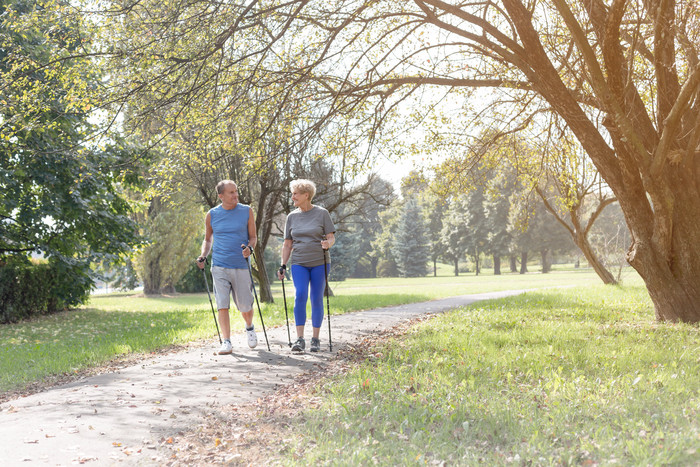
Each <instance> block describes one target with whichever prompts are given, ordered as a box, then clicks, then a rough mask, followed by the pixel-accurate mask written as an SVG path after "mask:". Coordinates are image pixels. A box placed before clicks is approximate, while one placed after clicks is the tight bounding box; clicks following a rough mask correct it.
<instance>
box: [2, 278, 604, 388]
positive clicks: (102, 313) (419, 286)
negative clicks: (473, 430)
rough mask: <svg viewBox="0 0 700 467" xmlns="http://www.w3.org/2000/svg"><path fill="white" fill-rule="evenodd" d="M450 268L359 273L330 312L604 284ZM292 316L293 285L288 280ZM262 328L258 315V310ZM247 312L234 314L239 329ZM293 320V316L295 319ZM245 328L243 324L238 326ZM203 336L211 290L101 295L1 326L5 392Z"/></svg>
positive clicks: (281, 315)
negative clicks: (409, 273)
mask: <svg viewBox="0 0 700 467" xmlns="http://www.w3.org/2000/svg"><path fill="white" fill-rule="evenodd" d="M450 272H451V271H450V270H449V268H443V269H441V272H440V275H439V276H438V277H432V276H429V277H424V278H411V279H398V278H391V279H353V280H347V281H343V282H332V283H331V286H332V288H333V290H334V293H335V296H334V297H331V299H330V303H331V313H332V314H340V313H345V312H349V311H356V310H363V309H371V308H376V307H381V306H389V305H398V304H404V303H411V302H417V301H424V300H431V299H436V298H442V297H447V296H454V295H462V294H471V293H480V292H489V291H495V290H506V289H523V288H541V287H550V286H556V285H569V284H578V285H590V284H596V283H598V282H599V280H598V279H597V277H596V276H595V274H594V273H593V272H591V271H590V270H567V271H554V272H552V273H550V274H538V273H530V274H525V275H520V274H504V275H502V276H494V275H492V274H489V273H488V271H485V273H484V274H483V275H480V276H474V275H473V274H469V275H460V276H459V277H454V276H452V275H451V274H450ZM273 296H274V297H275V303H274V304H261V307H262V312H263V316H264V318H265V325H266V326H267V327H271V326H274V325H281V324H284V323H285V312H284V307H283V300H282V289H281V284H280V283H279V282H277V283H275V284H274V285H273ZM287 302H288V307H289V315H290V319H291V320H293V316H292V309H291V307H292V304H293V288H292V285H291V282H290V281H288V282H287ZM255 322H256V327H258V329H260V328H261V326H260V324H259V318H258V313H257V310H256V313H255ZM240 324H241V321H240V318H239V317H238V316H236V315H232V326H233V329H234V331H235V330H236V329H237V328H236V326H237V325H240ZM292 325H293V322H292ZM239 327H240V326H239ZM198 339H212V341H213V342H215V341H216V339H217V338H216V328H215V326H214V322H213V316H212V312H211V307H210V304H209V299H208V297H207V294H206V293H204V294H191V295H190V294H187V295H175V296H173V297H143V296H138V295H134V294H130V293H117V294H109V295H95V296H93V297H92V298H91V300H90V302H89V303H88V304H87V305H86V306H84V307H82V308H80V309H77V310H73V311H68V312H64V313H59V314H55V315H49V316H41V317H37V318H35V319H32V320H29V321H26V322H22V323H17V324H10V325H3V326H0V393H5V392H7V391H17V390H23V389H25V388H27V387H28V386H30V385H32V384H34V383H37V382H38V383H41V382H48V381H51V380H52V378H54V377H55V376H57V375H66V374H71V373H78V372H81V371H84V370H86V369H89V368H92V367H96V366H100V365H103V364H105V363H107V362H109V361H111V360H113V359H115V358H119V357H122V356H125V355H130V354H135V353H141V354H143V353H148V352H152V351H155V350H158V349H162V348H165V347H168V346H171V345H182V344H185V343H187V342H190V341H194V340H198Z"/></svg>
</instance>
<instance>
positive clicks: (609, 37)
mask: <svg viewBox="0 0 700 467" xmlns="http://www.w3.org/2000/svg"><path fill="white" fill-rule="evenodd" d="M555 4H556V7H557V9H558V11H559V12H560V13H561V14H562V15H563V16H566V18H567V20H568V21H569V22H570V23H571V24H573V23H574V22H575V19H574V17H573V14H572V12H571V11H570V10H569V7H568V5H567V4H566V3H565V2H563V1H556V2H555ZM582 4H583V6H584V7H585V8H586V9H587V10H588V11H587V12H588V19H589V21H590V24H584V25H583V27H582V25H580V24H573V27H571V26H570V27H569V29H570V30H571V32H572V36H571V37H572V38H573V39H574V40H575V41H576V42H577V44H578V45H579V46H582V47H590V45H589V43H588V40H587V38H586V37H585V36H584V35H583V34H582V33H581V31H583V30H588V29H589V28H590V31H591V32H592V33H593V34H595V35H596V36H597V37H596V39H597V43H598V44H600V47H601V49H600V51H601V53H602V57H601V58H602V60H596V57H593V56H591V55H589V60H588V62H587V68H586V69H587V70H590V73H589V75H588V83H589V85H590V86H591V88H592V90H593V93H594V94H595V97H596V98H597V103H598V104H599V105H600V107H601V111H602V112H603V113H604V114H605V115H606V118H605V119H604V120H603V122H602V123H603V124H604V125H605V126H606V129H607V131H608V135H609V137H610V141H612V145H613V147H612V148H611V147H610V145H609V143H608V141H607V140H606V137H605V136H604V135H603V134H602V133H601V132H600V129H599V128H598V127H596V125H595V124H594V123H593V122H592V121H591V119H590V118H589V116H588V115H587V114H586V113H585V112H584V110H583V109H582V108H581V106H580V105H579V103H578V102H577V101H576V99H575V94H574V93H572V92H570V90H569V89H568V88H567V86H566V85H565V84H564V83H563V82H562V80H561V76H560V75H559V73H558V71H557V69H556V68H555V67H554V65H553V64H552V62H551V61H550V59H549V57H548V56H547V53H546V51H545V50H544V48H543V47H542V43H541V42H540V37H539V35H538V33H537V32H536V30H535V28H534V27H533V24H532V19H531V18H532V15H531V13H530V11H529V10H528V9H527V7H526V6H525V5H524V3H523V2H521V1H520V0H504V6H505V8H506V10H508V12H509V13H510V14H509V16H510V18H511V19H512V20H513V24H514V27H515V29H516V30H517V31H518V35H519V37H520V38H521V40H522V43H523V46H524V47H523V50H525V51H527V57H525V56H523V58H524V63H526V64H527V66H520V69H521V70H522V71H523V72H524V73H525V74H526V75H528V78H529V79H530V82H531V84H532V86H533V89H535V90H536V91H537V92H538V93H539V94H541V95H542V96H543V97H544V98H545V99H546V100H547V101H548V102H549V103H550V104H551V106H552V108H553V110H554V111H556V112H557V113H558V114H559V115H560V116H561V117H563V118H564V120H566V122H567V123H568V124H569V127H570V128H571V130H572V131H573V133H574V134H575V135H576V137H577V139H578V140H579V141H580V143H581V145H582V146H583V147H584V149H585V150H586V152H587V153H588V155H589V156H590V158H591V160H592V161H593V163H594V164H595V166H596V168H597V169H598V171H599V173H600V174H601V175H602V177H603V178H604V179H605V181H606V182H607V184H608V186H609V187H610V188H611V189H612V190H613V192H614V193H615V196H616V197H617V199H618V202H619V203H620V208H621V209H622V211H623V213H624V214H625V218H626V220H627V225H628V227H629V229H630V233H631V234H632V237H633V240H632V245H631V246H630V249H629V251H628V254H627V259H628V261H629V263H630V265H632V267H633V268H634V269H635V270H636V271H637V272H638V273H639V275H640V276H641V277H642V279H643V280H644V283H645V284H646V287H647V289H648V290H649V295H650V297H651V300H652V302H653V303H654V308H655V311H656V317H657V318H658V319H659V320H667V321H685V322H698V321H700V279H699V278H700V248H698V245H700V232H699V231H698V219H700V183H699V182H698V180H700V158H699V157H698V156H697V154H698V147H699V146H700V145H699V141H700V127H699V126H698V120H699V119H700V109H699V108H698V106H697V97H694V96H695V95H697V92H698V89H700V67H698V66H697V65H696V64H694V65H695V66H692V67H690V68H689V70H688V71H687V76H686V81H685V83H683V86H682V87H681V85H680V82H679V78H678V75H677V69H676V63H677V61H678V56H679V55H682V52H681V51H679V50H675V44H676V42H675V41H677V38H676V36H675V34H674V28H673V25H674V14H675V13H674V7H675V5H674V2H668V3H665V4H658V5H657V4H656V3H654V2H652V3H650V4H649V5H650V6H649V7H648V8H649V10H652V9H653V11H649V19H648V21H651V22H652V25H651V26H652V29H653V34H654V49H655V50H654V52H655V53H654V56H653V63H654V70H655V76H653V77H652V79H655V83H654V84H655V85H656V93H655V95H653V96H652V99H654V98H655V100H654V102H653V103H654V104H656V113H655V114H653V115H650V113H649V112H648V110H647V107H645V103H644V101H643V99H642V96H641V92H640V91H639V90H638V89H636V88H635V83H634V82H633V81H632V80H629V79H628V77H629V76H630V74H631V72H630V70H629V63H630V61H629V59H628V58H627V57H626V56H625V53H626V52H627V51H629V50H630V49H629V48H627V47H626V46H625V47H623V45H622V43H621V39H620V35H621V29H622V26H621V23H622V20H623V18H625V16H624V14H622V13H623V12H624V11H623V10H621V8H622V7H624V3H619V4H616V7H612V8H610V10H608V9H607V8H605V6H604V5H603V4H602V3H600V2H582ZM695 54H697V51H695ZM635 58H636V57H635ZM694 61H697V58H695V60H694ZM691 63H692V62H691ZM530 67H532V68H530ZM603 71H604V73H603Z"/></svg>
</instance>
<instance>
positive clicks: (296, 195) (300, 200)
mask: <svg viewBox="0 0 700 467" xmlns="http://www.w3.org/2000/svg"><path fill="white" fill-rule="evenodd" d="M308 202H309V194H308V193H302V192H301V191H299V190H298V189H297V190H293V191H292V203H294V206H300V205H304V204H305V203H308Z"/></svg>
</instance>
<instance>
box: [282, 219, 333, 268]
mask: <svg viewBox="0 0 700 467" xmlns="http://www.w3.org/2000/svg"><path fill="white" fill-rule="evenodd" d="M329 233H335V225H333V220H331V216H330V214H328V211H327V210H326V209H324V208H322V207H320V206H314V207H312V208H311V209H309V210H308V211H306V212H304V211H302V210H301V209H298V208H297V209H295V210H294V211H292V212H290V213H289V215H288V216H287V223H286V224H285V226H284V239H285V240H292V257H291V259H290V261H289V263H290V266H291V265H292V264H298V265H300V266H306V267H309V268H312V267H315V266H320V265H321V264H323V248H321V240H323V236H324V235H325V234H329ZM330 260H331V259H330V254H329V255H328V262H330Z"/></svg>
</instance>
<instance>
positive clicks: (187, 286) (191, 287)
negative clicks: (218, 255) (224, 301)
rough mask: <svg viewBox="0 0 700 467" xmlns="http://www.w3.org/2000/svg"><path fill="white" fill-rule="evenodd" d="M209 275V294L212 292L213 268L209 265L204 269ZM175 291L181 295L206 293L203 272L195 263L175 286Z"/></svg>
mask: <svg viewBox="0 0 700 467" xmlns="http://www.w3.org/2000/svg"><path fill="white" fill-rule="evenodd" d="M204 270H205V271H206V274H207V281H208V283H209V292H211V291H212V279H211V266H210V264H209V263H207V265H206V267H205V268H204ZM175 290H176V291H178V292H180V293H199V292H206V290H205V289H204V279H203V278H202V271H201V270H200V269H199V266H197V264H196V263H195V262H194V261H193V262H192V264H191V265H190V267H189V269H187V272H186V273H185V275H184V276H182V278H181V279H180V280H179V281H178V283H177V284H175Z"/></svg>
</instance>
